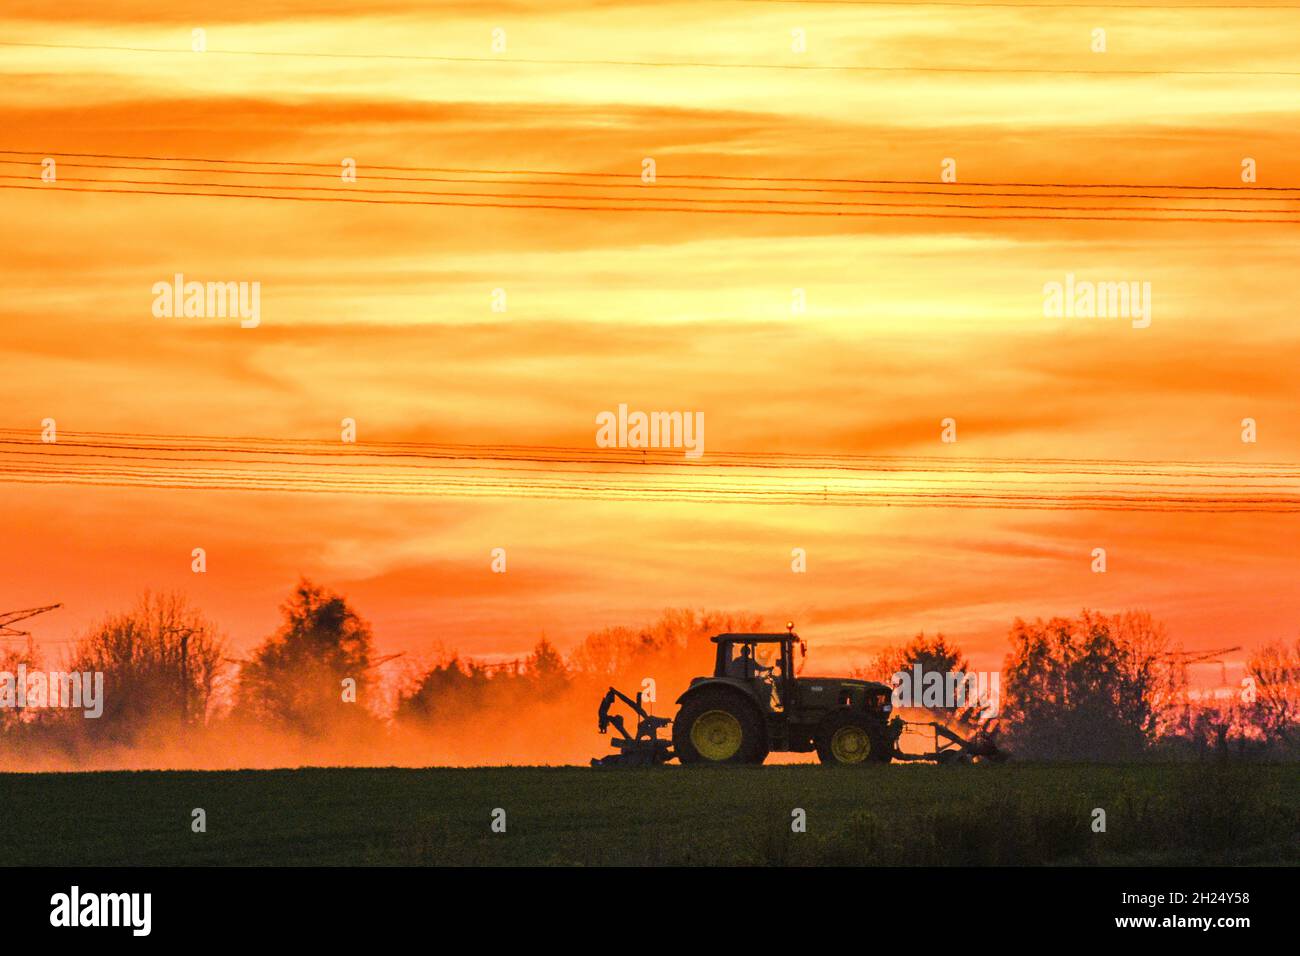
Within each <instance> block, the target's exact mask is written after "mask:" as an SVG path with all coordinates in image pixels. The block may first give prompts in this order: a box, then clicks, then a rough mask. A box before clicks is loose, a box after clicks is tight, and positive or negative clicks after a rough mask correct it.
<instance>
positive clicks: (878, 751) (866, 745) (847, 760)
mask: <svg viewBox="0 0 1300 956" xmlns="http://www.w3.org/2000/svg"><path fill="white" fill-rule="evenodd" d="M815 743H816V744H817V757H818V759H820V760H821V762H822V763H825V764H833V765H837V766H857V765H860V764H865V763H887V762H889V760H890V759H891V756H892V755H891V754H890V752H889V746H888V744H887V743H886V739H885V735H884V734H882V733H881V732H880V728H878V727H877V726H876V725H875V724H874V723H873V722H872V721H871V720H869V719H868V718H867V717H866V715H865V714H858V713H854V712H853V711H841V712H839V713H837V714H833V715H832V716H831V717H830V718H829V719H828V720H827V721H826V723H825V725H824V726H823V727H822V729H821V730H820V731H818V733H817V737H816V740H815Z"/></svg>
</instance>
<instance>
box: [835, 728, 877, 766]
mask: <svg viewBox="0 0 1300 956" xmlns="http://www.w3.org/2000/svg"><path fill="white" fill-rule="evenodd" d="M870 753H871V738H870V737H869V736H867V732H866V731H865V730H863V729H862V728H861V727H853V726H849V727H841V728H840V729H839V730H837V731H835V733H833V734H832V735H831V754H832V755H833V756H834V757H835V762H836V763H862V761H864V760H866V759H867V756H868V755H869V754H870Z"/></svg>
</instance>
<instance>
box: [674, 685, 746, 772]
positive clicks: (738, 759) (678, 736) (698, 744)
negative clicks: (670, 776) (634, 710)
mask: <svg viewBox="0 0 1300 956" xmlns="http://www.w3.org/2000/svg"><path fill="white" fill-rule="evenodd" d="M764 737H765V735H764V733H763V722H762V720H761V719H760V718H759V716H758V713H757V709H756V708H755V707H754V706H753V705H751V704H748V703H746V702H745V701H744V700H743V699H742V698H740V697H739V696H738V695H737V694H734V693H729V692H727V691H723V690H706V691H702V692H700V693H699V694H697V695H695V696H694V697H692V698H690V699H689V700H687V701H686V703H684V704H682V709H681V710H680V711H678V712H677V719H676V720H674V721H673V750H674V751H675V752H676V754H677V759H678V760H680V761H681V762H682V763H684V764H696V763H704V764H708V763H750V764H758V763H762V762H763V758H764V757H766V756H767V746H766V741H765V739H764Z"/></svg>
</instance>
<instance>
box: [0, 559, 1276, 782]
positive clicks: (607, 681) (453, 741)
mask: <svg viewBox="0 0 1300 956" xmlns="http://www.w3.org/2000/svg"><path fill="white" fill-rule="evenodd" d="M761 629H762V622H761V621H760V620H759V619H758V618H756V617H753V616H751V615H735V614H723V613H718V612H692V611H679V610H673V611H666V612H664V613H663V614H661V615H660V617H659V618H658V619H657V620H655V621H654V622H652V623H650V624H648V625H646V626H643V627H613V628H607V629H604V630H601V631H598V632H596V633H593V634H589V635H588V636H587V637H586V638H585V639H583V640H582V641H581V642H579V643H578V644H577V645H576V646H575V647H574V648H573V649H572V650H571V651H570V652H569V653H568V654H562V653H561V652H560V651H559V650H558V649H557V648H556V647H555V646H554V645H553V644H552V643H551V642H550V641H549V640H547V639H546V638H541V639H539V640H538V641H537V642H536V643H535V645H534V647H533V649H532V651H531V652H530V653H529V654H527V655H522V656H521V657H520V658H519V659H517V660H509V661H504V662H502V661H497V662H494V663H488V662H485V661H483V660H477V659H474V658H468V657H462V656H461V655H460V654H458V653H457V652H455V651H454V650H452V651H449V652H446V653H443V654H441V655H439V656H438V657H437V658H435V659H433V660H426V661H423V662H411V661H399V662H396V663H395V664H394V663H393V662H389V663H390V665H392V666H386V667H382V666H381V665H382V664H383V663H384V659H383V658H380V657H379V656H377V654H376V652H375V646H374V636H373V633H372V629H371V627H370V625H369V624H368V623H367V622H366V621H365V620H364V619H363V618H362V617H361V616H360V615H359V614H358V613H357V611H356V610H355V609H354V608H353V607H352V606H351V605H350V604H349V602H348V601H347V600H346V599H345V598H344V597H343V596H341V595H339V594H337V593H334V592H332V591H329V590H328V589H325V588H322V587H319V586H317V585H316V584H313V583H312V582H310V581H307V580H303V581H300V582H299V583H298V584H297V585H296V586H295V588H294V589H293V591H292V593H291V594H290V595H289V596H288V598H287V599H286V600H285V602H284V604H283V605H282V606H281V622H280V625H279V627H278V628H277V629H276V630H275V632H274V633H272V634H271V635H269V636H267V637H266V638H265V639H264V640H263V641H262V642H261V643H259V644H258V645H257V646H256V647H255V648H254V649H253V650H252V651H251V652H250V653H249V655H248V656H247V657H246V658H243V659H237V658H235V657H233V656H232V655H233V652H232V651H231V649H230V647H229V644H228V641H227V639H226V638H225V637H224V636H223V635H222V633H221V631H220V629H219V627H218V626H217V624H216V623H215V622H213V621H212V620H211V619H209V618H208V617H206V616H205V615H204V614H202V613H201V612H200V611H199V610H197V609H196V608H194V607H193V606H192V605H190V604H189V602H188V601H186V600H185V599H184V598H183V597H181V596H179V595H174V594H168V595H153V594H146V595H144V596H142V597H141V598H140V599H139V601H138V602H137V604H136V606H135V607H133V608H132V609H131V610H129V611H125V612H120V613H114V614H110V615H108V616H107V617H105V618H104V619H103V620H102V621H100V622H99V623H98V624H96V625H95V626H93V627H91V628H90V629H88V630H87V632H86V633H84V634H83V635H81V636H80V637H79V638H78V639H77V640H76V642H75V644H74V645H73V650H72V653H71V654H70V655H69V659H68V660H67V661H65V662H63V663H60V664H58V665H54V664H51V663H50V662H48V661H44V660H42V659H41V655H39V654H37V653H34V652H30V651H27V650H25V649H21V648H10V649H8V650H7V651H5V652H3V654H0V673H2V672H9V673H13V672H15V671H16V670H17V669H18V665H20V664H21V665H24V666H25V667H26V668H27V670H28V671H32V670H37V669H40V668H46V669H56V668H57V669H59V670H68V671H72V670H75V671H89V672H95V671H99V672H102V673H104V674H105V684H106V687H107V691H106V693H105V695H104V697H105V699H104V709H103V714H102V716H101V717H100V718H98V719H95V720H89V719H85V718H84V717H83V716H82V715H81V713H80V712H77V711H69V710H62V709H36V708H31V709H27V710H18V709H16V708H12V707H9V708H2V709H0V749H3V751H5V752H6V754H7V755H8V756H10V757H11V758H14V759H16V760H17V761H18V763H19V766H22V765H23V760H24V758H25V757H26V758H32V759H34V758H36V757H40V758H42V760H43V761H44V762H45V763H47V764H48V763H49V761H50V760H51V759H52V758H53V757H55V756H58V757H61V758H63V759H65V760H66V761H67V763H68V764H70V765H78V764H82V765H86V764H94V763H95V761H96V756H97V755H102V754H103V753H105V752H109V753H126V752H132V751H135V752H139V753H144V754H148V753H151V752H155V751H156V752H160V753H161V752H163V751H164V750H165V751H166V752H167V753H169V754H170V755H171V756H170V757H168V758H166V759H167V760H169V761H171V762H172V763H175V764H182V763H184V761H185V754H186V752H187V748H188V749H190V750H194V751H196V752H197V751H198V750H199V749H204V748H206V750H208V751H212V750H214V748H215V750H216V752H220V751H221V748H223V747H224V748H226V750H227V751H229V752H230V753H231V755H232V756H231V760H232V761H233V762H235V763H237V764H238V763H239V762H240V760H239V755H240V754H243V753H249V752H252V751H254V750H255V749H256V748H261V749H262V750H263V751H265V752H267V753H268V754H270V753H274V754H275V756H274V757H273V758H272V757H269V756H268V757H267V759H274V760H276V761H279V762H285V761H287V762H293V761H295V760H300V761H303V762H346V763H367V762H375V763H383V762H389V761H392V762H416V763H419V762H422V761H423V762H428V763H434V762H441V761H443V760H447V761H451V762H502V761H504V760H520V761H522V760H537V761H546V762H577V761H582V760H584V759H585V757H586V756H588V755H589V754H590V753H591V748H592V747H593V746H599V742H598V738H594V734H593V729H592V725H593V724H594V709H595V704H596V702H597V701H598V700H599V698H600V696H601V695H602V694H603V692H604V690H605V688H606V687H608V686H609V685H611V684H613V685H616V686H619V687H621V688H623V689H624V690H627V691H629V692H630V693H635V692H637V691H644V692H645V693H646V699H647V706H648V707H649V708H650V709H651V710H652V711H654V712H657V713H660V714H663V715H667V716H672V713H673V711H674V710H675V707H674V705H673V700H674V699H675V698H676V696H677V694H678V693H680V691H681V690H683V689H685V687H686V685H687V684H688V682H689V680H690V678H691V677H692V676H695V675H698V674H703V673H707V672H708V671H709V670H710V669H711V666H712V661H713V656H712V652H713V648H712V645H711V644H710V643H709V640H708V638H709V637H710V636H711V635H713V634H715V633H719V632H722V631H752V630H761ZM1008 643H1009V649H1008V652H1007V656H1006V659H1005V661H1004V663H1003V666H1002V669H1001V672H1000V678H1001V681H1000V702H999V703H1000V707H999V712H998V716H997V717H996V718H994V721H995V724H994V726H995V727H996V729H997V730H998V732H999V733H1000V734H1001V737H1002V741H1003V743H1004V745H1005V746H1006V747H1007V748H1008V749H1009V750H1011V752H1012V753H1014V754H1016V755H1017V756H1022V757H1025V758H1030V759H1091V760H1124V759H1136V758H1141V757H1144V756H1154V757H1166V758H1182V757H1197V756H1202V757H1204V756H1210V755H1218V756H1220V757H1238V758H1247V757H1261V758H1283V759H1294V758H1295V757H1296V756H1297V749H1298V747H1297V722H1298V721H1300V693H1298V691H1300V640H1297V641H1294V642H1291V643H1286V642H1282V641H1274V642H1271V643H1268V644H1266V645H1264V646H1262V647H1260V648H1257V649H1255V650H1254V652H1253V653H1252V654H1251V655H1250V657H1249V659H1248V663H1247V673H1246V679H1245V680H1243V682H1242V687H1241V688H1240V689H1239V690H1237V691H1235V692H1234V694H1233V696H1232V697H1231V698H1229V699H1224V700H1217V701H1210V702H1207V701H1197V700H1194V699H1193V698H1192V696H1191V695H1189V693H1188V687H1187V682H1186V675H1185V674H1184V673H1182V669H1180V668H1179V666H1178V665H1177V660H1178V656H1177V654H1176V653H1175V648H1174V647H1173V646H1172V645H1171V642H1170V640H1169V638H1168V636H1167V635H1166V633H1165V631H1164V629H1163V628H1162V627H1161V626H1160V625H1159V623H1158V622H1156V621H1154V620H1153V619H1152V618H1151V617H1150V615H1147V614H1144V613H1136V612H1135V613H1126V614H1116V615H1106V614H1100V613H1097V612H1094V611H1083V612H1081V613H1080V614H1079V615H1077V616H1075V617H1070V618H1064V617H1058V618H1052V619H1050V620H1045V621H1044V620H1036V621H1024V620H1016V621H1015V622H1013V624H1012V626H1011V628H1010V631H1009V634H1008ZM814 653H815V648H814ZM915 665H920V667H921V668H922V669H923V670H925V671H927V672H930V671H933V672H939V673H948V672H966V671H968V670H969V667H968V664H967V662H966V659H965V656H964V654H963V652H962V651H961V649H960V648H959V647H957V646H956V645H955V644H953V643H952V642H950V641H948V640H947V639H946V638H945V637H943V635H936V636H934V637H926V636H925V635H924V634H921V635H918V636H917V637H915V638H914V639H912V640H911V641H908V642H905V643H902V644H898V645H894V646H890V647H888V648H886V649H885V650H884V651H883V652H882V653H880V654H878V655H877V656H876V657H875V658H873V659H871V660H870V661H867V662H865V663H864V664H863V666H861V667H859V668H857V669H855V671H854V673H855V674H856V675H858V676H866V677H871V678H874V679H881V680H888V679H889V678H890V677H891V676H892V675H893V674H895V673H899V672H904V671H910V670H911V669H912V668H913V667H914V666H915ZM931 710H932V711H933V713H932V714H931V715H930V716H931V717H934V716H937V717H938V718H939V719H942V720H945V721H950V722H954V723H957V724H965V725H967V726H968V728H969V727H972V726H974V725H975V724H977V723H983V721H982V719H981V715H980V714H979V713H978V710H979V708H978V707H977V706H966V707H964V708H955V707H940V708H931ZM241 748H244V749H242V750H241ZM159 759H162V758H159ZM245 762H247V761H245Z"/></svg>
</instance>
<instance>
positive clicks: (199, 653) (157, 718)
mask: <svg viewBox="0 0 1300 956" xmlns="http://www.w3.org/2000/svg"><path fill="white" fill-rule="evenodd" d="M224 654H225V642H224V640H223V639H222V638H221V636H220V635H219V634H218V632H217V628H216V625H214V624H213V623H212V622H210V621H209V620H208V619H207V618H205V617H204V616H203V615H202V614H201V613H200V612H199V611H197V610H196V609H195V608H193V607H191V606H190V604H189V603H188V601H187V600H186V599H185V598H184V597H182V596H181V595H179V594H162V595H153V594H149V593H147V592H146V593H145V594H144V595H142V596H141V597H140V599H139V601H138V602H137V603H136V606H135V607H134V608H133V609H132V610H130V611H127V612H124V613H120V614H113V615H110V616H109V617H107V618H105V619H104V620H103V621H102V622H101V623H100V624H98V625H96V626H94V627H92V628H91V629H90V631H88V632H87V633H86V634H85V635H84V636H82V637H81V638H80V640H79V641H78V642H77V644H76V646H75V648H74V650H73V653H72V660H71V662H70V664H69V665H68V668H67V669H68V670H69V671H78V672H83V673H85V672H89V673H94V672H101V673H103V675H104V710H103V713H102V715H101V716H100V717H98V718H96V719H94V720H86V721H84V724H85V727H84V730H85V731H86V733H87V734H88V736H90V737H91V738H92V739H95V740H110V741H112V742H114V743H121V744H130V743H134V742H135V741H136V740H137V739H138V738H139V737H140V736H141V735H142V734H144V733H145V732H146V731H152V730H157V731H159V732H161V733H163V734H165V735H168V736H170V735H171V734H173V733H175V731H176V730H177V729H178V728H180V727H182V726H183V725H185V724H189V725H193V724H202V723H204V721H205V720H206V717H207V713H208V707H209V704H210V703H211V701H212V698H213V693H214V690H215V688H216V685H217V683H218V681H219V680H220V679H221V677H222V675H223V673H224V672H225V669H226V665H225V661H224Z"/></svg>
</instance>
